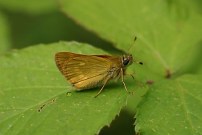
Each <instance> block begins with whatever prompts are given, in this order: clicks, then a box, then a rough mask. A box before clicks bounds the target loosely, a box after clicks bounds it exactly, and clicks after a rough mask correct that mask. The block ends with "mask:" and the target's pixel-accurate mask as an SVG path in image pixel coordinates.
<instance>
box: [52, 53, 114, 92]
mask: <svg viewBox="0 0 202 135" xmlns="http://www.w3.org/2000/svg"><path fill="white" fill-rule="evenodd" d="M102 56H103V57H99V55H82V54H74V53H70V52H59V53H57V54H56V55H55V61H56V65H57V67H58V68H59V70H60V72H61V73H62V74H63V75H64V76H65V77H66V79H67V80H68V81H69V82H70V83H71V84H73V86H75V87H76V88H77V89H79V90H82V89H88V88H92V87H95V86H97V85H100V84H102V83H103V81H104V80H105V79H106V77H107V75H108V71H109V70H110V67H111V63H112V62H111V61H110V60H109V59H107V57H110V56H107V55H106V56H107V57H104V55H102Z"/></svg>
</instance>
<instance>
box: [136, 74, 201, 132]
mask: <svg viewBox="0 0 202 135" xmlns="http://www.w3.org/2000/svg"><path fill="white" fill-rule="evenodd" d="M201 82H202V76H201V75H200V76H199V75H185V76H182V77H179V78H178V79H176V80H174V81H163V82H160V83H158V84H156V85H154V86H153V87H152V88H151V89H150V90H149V91H148V94H147V95H146V96H145V100H144V101H143V102H142V103H141V104H140V105H139V110H138V113H137V116H136V118H137V121H136V124H137V125H136V130H137V131H139V132H140V134H148V135H165V134H170V135H173V134H175V135H199V134H200V133H201V132H202V128H201V123H202V120H201V118H202V110H201V103H202V83H201Z"/></svg>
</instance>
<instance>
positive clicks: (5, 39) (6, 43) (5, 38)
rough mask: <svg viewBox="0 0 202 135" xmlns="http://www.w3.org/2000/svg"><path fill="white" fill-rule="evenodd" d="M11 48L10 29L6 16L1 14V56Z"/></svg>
mask: <svg viewBox="0 0 202 135" xmlns="http://www.w3.org/2000/svg"><path fill="white" fill-rule="evenodd" d="M9 48H10V37H9V28H8V25H7V21H6V19H5V17H4V15H3V14H2V13H1V12H0V54H2V53H4V52H5V51H7V50H8V49H9Z"/></svg>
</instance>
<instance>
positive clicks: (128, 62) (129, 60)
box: [122, 54, 143, 67]
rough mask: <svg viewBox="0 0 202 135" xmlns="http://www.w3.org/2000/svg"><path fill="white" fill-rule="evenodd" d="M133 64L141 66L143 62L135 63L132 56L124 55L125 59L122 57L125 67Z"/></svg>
mask: <svg viewBox="0 0 202 135" xmlns="http://www.w3.org/2000/svg"><path fill="white" fill-rule="evenodd" d="M133 62H136V63H138V64H140V65H143V63H142V62H137V61H134V60H133V56H132V54H127V55H123V57H122V64H123V66H124V67H126V66H128V65H131V64H132V63H133Z"/></svg>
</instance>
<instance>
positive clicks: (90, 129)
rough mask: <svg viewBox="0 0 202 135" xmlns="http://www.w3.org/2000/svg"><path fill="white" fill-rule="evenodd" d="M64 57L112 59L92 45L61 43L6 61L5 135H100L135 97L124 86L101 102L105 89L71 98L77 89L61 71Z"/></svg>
mask: <svg viewBox="0 0 202 135" xmlns="http://www.w3.org/2000/svg"><path fill="white" fill-rule="evenodd" d="M59 51H70V52H76V53H84V54H106V53H105V52H103V51H101V50H99V49H96V48H93V47H91V46H89V45H87V44H79V43H76V42H70V43H65V42H61V43H55V44H51V45H46V46H44V45H38V46H35V47H29V48H27V49H23V50H21V51H13V52H12V53H9V54H7V55H6V56H4V57H1V58H0V63H1V64H0V74H1V76H0V82H1V85H0V120H1V121H0V134H4V135H6V134H12V135H15V134H35V135H38V134H41V135H42V134H54V135H55V134H58V133H60V134H68V135H71V134H72V135H81V134H82V135H83V134H86V135H87V134H95V133H98V132H99V130H100V129H101V128H102V127H103V126H105V125H109V124H110V122H111V121H112V120H113V119H114V117H115V115H117V114H119V112H120V110H121V108H122V107H123V106H125V105H126V104H127V97H128V96H130V95H128V94H127V93H126V92H125V90H124V87H123V85H122V83H121V82H119V83H116V84H115V83H112V84H109V85H108V86H107V87H106V88H105V89H104V91H103V92H102V93H101V95H99V96H98V97H97V98H93V97H94V96H95V95H96V94H97V92H98V90H99V89H100V88H95V89H94V90H87V91H83V92H72V93H68V94H66V92H67V91H68V90H71V89H72V88H71V86H70V85H69V84H68V83H67V82H66V80H65V78H64V77H63V76H62V75H61V73H60V72H59V70H58V69H57V67H56V66H55V62H54V55H55V53H56V52H59ZM90 66H91V65H89V68H90ZM126 84H127V86H128V89H129V90H131V89H132V88H133V85H134V81H133V80H132V79H127V78H126ZM136 96H138V95H137V94H136ZM52 100H55V101H54V102H53V101H52ZM44 103H47V105H46V106H45V107H44V108H43V109H42V110H41V112H38V111H37V110H38V109H39V108H40V106H43V104H44ZM36 129H37V130H36Z"/></svg>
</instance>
